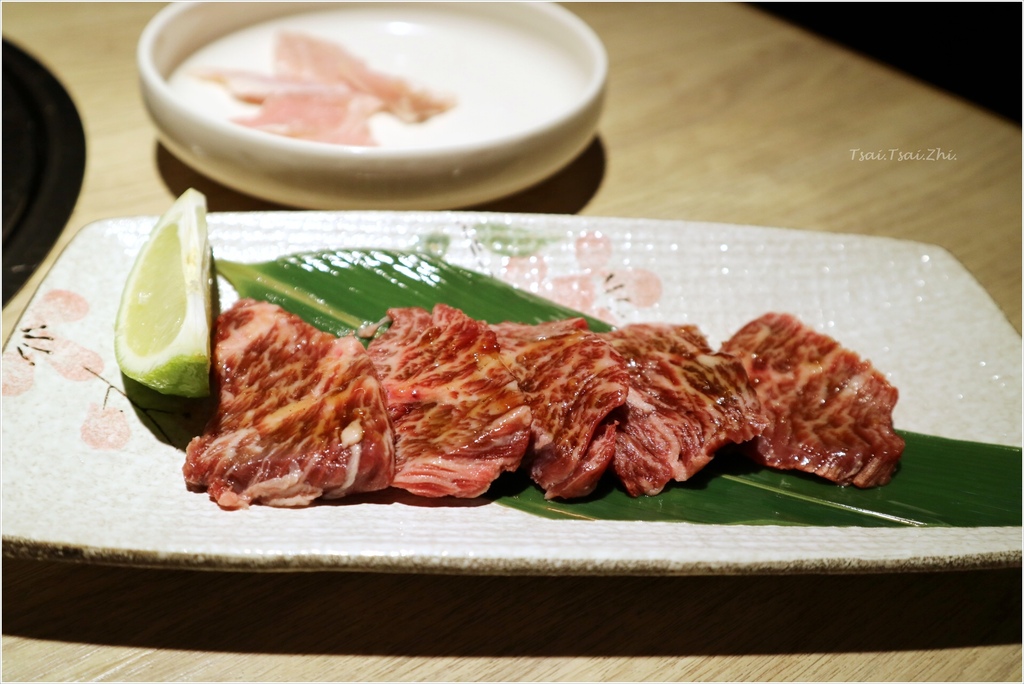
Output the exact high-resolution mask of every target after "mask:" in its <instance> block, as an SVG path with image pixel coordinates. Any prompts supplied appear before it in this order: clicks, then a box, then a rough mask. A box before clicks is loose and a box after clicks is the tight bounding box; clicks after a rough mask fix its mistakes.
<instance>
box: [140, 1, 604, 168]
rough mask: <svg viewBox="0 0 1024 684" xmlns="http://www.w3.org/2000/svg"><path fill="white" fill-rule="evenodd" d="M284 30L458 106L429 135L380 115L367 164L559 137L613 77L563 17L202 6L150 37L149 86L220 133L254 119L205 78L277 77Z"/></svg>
mask: <svg viewBox="0 0 1024 684" xmlns="http://www.w3.org/2000/svg"><path fill="white" fill-rule="evenodd" d="M282 29H288V30H294V31H302V32H306V33H310V34H312V35H316V36H319V37H322V38H327V39H329V40H332V41H334V42H337V43H339V44H340V45H343V46H344V47H345V48H346V49H348V50H350V51H351V52H352V53H354V54H356V55H357V56H359V57H361V58H362V59H364V60H365V61H366V62H367V63H368V64H369V65H370V66H371V67H372V68H375V69H377V70H379V71H383V72H385V73H390V74H394V75H396V76H400V77H402V78H404V79H406V80H407V81H409V82H410V83H413V84H415V85H417V86H420V87H423V88H426V89H428V90H430V91H433V92H438V93H444V94H448V95H451V96H453V97H454V98H455V100H456V105H455V107H453V108H452V109H451V110H449V111H447V112H445V113H443V114H440V115H438V116H435V117H433V118H431V119H429V120H427V121H425V122H422V123H417V124H408V123H403V122H400V121H398V120H397V119H396V118H395V117H393V116H391V115H390V114H386V113H381V114H377V115H374V117H373V118H372V119H371V122H370V125H371V129H372V131H373V134H374V137H375V138H376V139H377V140H378V142H379V147H374V148H369V149H365V150H359V151H358V153H359V154H364V155H366V154H370V155H373V154H377V153H381V154H388V153H392V152H394V151H399V150H408V151H410V152H413V151H415V150H418V149H419V150H424V151H426V150H437V149H442V148H460V147H479V146H486V145H489V144H492V143H495V142H501V141H509V140H515V139H516V138H517V137H522V136H527V135H530V134H531V132H532V131H536V130H540V129H544V128H546V127H552V126H556V125H559V124H561V123H563V122H564V121H565V120H567V119H569V118H571V117H573V116H575V115H576V114H577V113H578V112H580V111H581V110H583V109H585V108H587V107H592V106H593V103H594V101H595V99H598V98H600V96H601V93H602V91H603V87H604V80H605V77H606V70H607V60H606V56H605V53H604V50H603V47H602V46H601V43H600V41H599V40H598V39H597V37H596V36H595V35H594V34H593V32H592V31H590V29H589V28H588V27H587V26H586V25H585V24H583V22H581V21H579V20H578V19H576V17H575V16H573V15H572V14H571V13H570V12H568V11H567V10H565V9H563V8H560V7H558V6H553V5H546V4H534V3H209V4H207V3H201V4H194V5H193V4H184V5H179V6H172V7H171V8H170V9H168V10H165V11H164V12H163V13H162V14H161V15H158V17H157V18H156V19H155V20H154V21H153V23H152V24H151V25H150V26H149V27H147V29H146V32H145V33H144V34H143V39H142V41H141V42H140V69H141V71H142V77H143V79H144V81H146V80H147V79H148V80H149V81H151V82H150V83H148V85H149V87H151V88H154V89H156V90H158V91H160V94H161V95H162V96H163V98H164V99H165V100H166V101H169V102H173V103H175V106H178V107H181V108H183V109H186V110H189V111H190V112H191V113H192V114H194V115H196V116H199V117H202V118H203V119H206V120H208V121H210V122H211V123H213V124H214V125H218V126H219V125H221V124H222V123H223V122H229V121H230V120H231V119H232V118H234V117H238V116H246V115H250V114H252V113H253V112H254V110H255V108H256V105H251V104H247V103H243V102H241V101H239V100H237V99H235V98H233V97H232V96H231V95H230V94H228V93H227V91H226V90H225V89H224V88H223V87H222V86H220V85H217V84H214V83H210V82H208V81H205V80H202V79H199V78H197V77H196V75H195V73H196V71H197V70H198V69H200V68H203V67H214V68H225V69H244V70H248V71H253V72H258V73H263V74H268V75H269V74H271V73H272V72H273V63H272V49H273V42H274V39H275V36H276V34H277V33H278V32H279V31H281V30H282ZM232 126H235V125H234V124H232ZM261 137H263V138H268V137H273V138H281V136H273V135H272V134H261ZM293 143H294V144H295V145H297V146H299V147H304V146H308V145H316V146H321V147H323V146H326V147H331V148H338V147H342V148H346V149H348V150H350V151H351V150H352V148H348V147H347V146H337V145H326V144H324V143H308V142H306V141H293V140H291V139H284V140H280V139H279V140H277V141H275V143H274V144H275V145H280V144H284V145H290V144H293Z"/></svg>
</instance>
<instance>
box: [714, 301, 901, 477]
mask: <svg viewBox="0 0 1024 684" xmlns="http://www.w3.org/2000/svg"><path fill="white" fill-rule="evenodd" d="M723 349H724V350H725V351H727V352H729V353H732V354H735V355H736V356H738V357H740V358H741V359H742V360H743V364H744V366H745V367H746V369H747V374H748V375H749V376H750V379H751V381H752V382H753V384H754V388H755V390H756V391H757V395H758V397H760V399H761V402H762V404H763V405H764V407H765V410H766V411H767V413H768V415H769V418H770V420H771V425H770V427H768V428H767V429H766V430H765V431H764V433H763V434H762V435H761V436H760V437H759V438H758V439H757V440H756V442H755V443H754V444H755V448H754V449H752V450H751V456H752V457H753V458H754V460H756V461H758V462H760V463H763V464H765V465H768V466H771V467H773V468H781V469H796V470H801V471H804V472H808V473H815V474H816V475H820V476H821V477H824V478H826V479H829V480H832V481H834V482H837V483H839V484H843V485H845V484H850V483H853V484H854V485H856V486H857V487H872V486H876V485H882V484H885V483H887V482H888V481H889V480H890V478H891V477H892V472H893V470H894V469H895V468H896V465H897V463H898V461H899V458H900V456H901V455H902V454H903V447H904V442H903V439H902V438H901V437H900V436H899V435H897V434H896V433H895V432H894V431H893V424H892V411H893V408H894V407H895V405H896V400H897V398H898V392H897V390H896V388H895V387H893V386H892V385H890V384H889V382H888V381H887V380H886V379H885V377H884V376H883V375H882V374H881V373H879V372H878V371H877V370H875V368H874V367H873V366H872V365H871V364H870V363H869V362H867V361H864V360H862V359H861V358H860V357H859V356H857V354H855V353H854V352H852V351H849V350H847V349H844V348H843V347H842V346H841V345H840V344H839V343H838V342H837V341H835V340H834V339H832V338H831V337H828V336H826V335H822V334H820V333H818V332H815V331H814V330H812V329H810V328H808V327H807V326H805V325H804V324H803V323H801V322H800V321H799V320H798V319H796V318H795V317H793V316H791V315H789V314H778V313H770V314H766V315H764V316H762V317H760V318H758V319H757V320H755V321H752V322H751V323H748V324H747V325H746V326H745V327H744V328H742V329H741V330H740V331H739V332H737V333H736V334H735V335H733V337H732V338H731V339H729V340H728V341H727V342H726V343H725V345H724V346H723Z"/></svg>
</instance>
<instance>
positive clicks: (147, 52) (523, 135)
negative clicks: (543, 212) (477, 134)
mask: <svg viewBox="0 0 1024 684" xmlns="http://www.w3.org/2000/svg"><path fill="white" fill-rule="evenodd" d="M209 4H211V3H208V2H172V3H171V4H169V5H168V6H167V7H165V8H163V9H162V10H160V11H159V12H158V13H157V14H156V15H155V16H154V17H153V18H152V19H151V20H150V21H149V23H148V24H147V25H146V27H145V28H144V29H143V31H142V34H141V36H140V38H139V43H138V47H137V51H136V60H137V63H138V69H139V76H140V79H141V80H142V82H143V84H144V85H145V87H146V88H147V89H148V90H149V92H150V94H151V95H152V96H154V97H156V98H158V100H159V103H160V106H161V107H166V108H168V109H169V110H171V111H173V112H174V113H175V114H176V115H177V116H179V117H184V118H186V119H189V120H192V121H196V122H201V123H202V125H205V126H207V127H211V128H212V129H213V130H214V131H215V132H217V133H222V134H223V135H225V136H230V137H236V138H239V139H240V140H241V141H244V142H246V143H248V144H250V145H256V146H262V147H267V148H273V149H275V150H276V151H277V152H286V153H290V154H298V155H301V156H304V157H307V158H310V159H320V160H321V161H324V160H337V159H342V158H351V159H353V160H356V159H358V160H363V161H370V160H375V161H376V160H379V161H387V160H400V161H416V160H427V159H431V158H439V157H441V158H444V157H449V156H465V155H473V154H479V153H486V152H487V151H489V150H494V149H496V148H501V147H508V146H514V145H517V144H520V143H522V142H524V141H527V140H530V139H532V138H535V137H538V136H542V135H544V134H547V133H550V132H551V131H554V130H557V129H558V128H559V127H560V126H563V125H565V124H567V123H568V122H570V121H572V120H573V119H575V118H576V117H578V116H580V115H581V114H582V113H583V112H585V111H587V110H589V109H590V108H591V107H593V106H594V105H595V103H597V102H599V101H600V100H601V98H603V96H604V91H605V88H606V85H607V78H608V55H607V52H606V50H605V48H604V44H603V43H602V42H601V39H600V38H599V37H598V36H597V34H596V33H595V32H594V30H593V29H592V28H591V27H590V26H588V25H587V24H586V22H584V21H583V20H582V19H580V18H579V17H578V16H576V15H575V14H573V13H572V12H570V11H569V10H567V9H565V8H563V7H561V6H559V5H557V4H555V3H552V2H509V3H501V4H504V5H508V6H516V7H519V8H522V9H523V10H524V11H535V12H542V13H545V14H547V15H548V17H550V18H551V19H553V20H556V21H559V22H560V23H561V24H562V25H563V26H565V27H567V28H569V29H571V30H572V31H573V33H574V34H575V35H576V37H577V38H579V39H580V40H581V41H582V43H583V44H584V45H585V46H586V47H587V50H588V52H589V53H590V56H591V58H592V59H593V65H592V68H593V77H592V78H591V80H590V82H589V83H587V86H586V88H585V90H584V93H583V94H582V95H581V96H580V97H579V98H578V99H577V101H576V102H575V104H574V105H572V106H571V107H569V108H567V109H566V110H565V111H564V112H562V113H561V114H559V115H557V116H555V117H552V118H551V119H548V120H547V121H545V122H542V123H540V124H538V125H535V126H532V127H530V128H529V129H526V130H524V131H518V132H516V133H511V134H506V135H500V136H496V137H492V138H488V139H486V140H482V141H474V142H466V143H449V144H445V145H437V146H429V147H370V146H357V145H341V144H336V143H323V142H316V141H308V140H300V139H297V138H289V137H287V136H283V135H276V134H273V133H267V132H264V131H258V130H253V129H249V128H246V127H244V126H239V125H237V124H234V123H232V122H230V121H226V120H224V121H222V120H220V119H217V118H214V117H207V116H203V115H201V114H199V113H198V112H196V111H195V110H194V109H192V108H190V107H187V106H185V105H182V104H181V103H180V102H179V101H178V99H177V98H176V96H175V95H174V93H173V91H172V89H171V87H170V85H169V84H168V82H167V79H166V77H164V76H163V75H162V74H161V73H160V72H159V70H158V69H157V67H156V64H155V63H154V61H153V51H154V49H155V45H156V42H157V40H158V38H159V36H160V35H161V34H162V33H163V31H164V29H165V28H166V26H167V24H169V23H171V22H172V21H173V20H175V19H176V18H177V17H178V16H179V15H180V14H183V13H186V12H190V11H194V10H195V8H196V7H197V6H202V5H209ZM323 4H324V6H325V7H326V6H328V5H343V4H345V3H323ZM423 4H424V5H426V6H430V5H446V6H452V7H457V6H458V5H460V4H464V3H461V2H439V3H429V2H428V3H423ZM465 4H476V3H465Z"/></svg>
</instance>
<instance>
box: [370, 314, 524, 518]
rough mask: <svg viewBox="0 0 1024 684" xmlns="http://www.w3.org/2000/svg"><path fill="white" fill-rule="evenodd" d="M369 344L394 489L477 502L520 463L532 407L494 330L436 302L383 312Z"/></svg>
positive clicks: (421, 494)
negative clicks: (388, 429) (390, 433)
mask: <svg viewBox="0 0 1024 684" xmlns="http://www.w3.org/2000/svg"><path fill="white" fill-rule="evenodd" d="M388 317H389V318H390V319H391V326H390V327H389V328H388V330H387V331H385V332H384V333H383V334H381V336H380V337H378V338H376V339H375V340H373V341H372V342H371V343H370V345H369V348H368V349H369V352H370V356H371V358H372V359H373V362H374V365H375V366H376V368H377V372H378V373H379V374H380V378H381V381H382V383H383V385H384V389H385V392H386V403H387V407H388V412H389V414H390V416H391V421H392V424H393V426H394V430H395V435H396V454H395V460H396V472H395V479H394V482H393V483H392V484H393V486H395V487H398V488H401V489H406V490H408V491H410V492H412V493H414V494H418V495H420V496H430V497H439V496H456V497H465V498H470V497H475V496H480V495H481V494H483V493H484V492H486V491H487V489H488V488H489V487H490V485H491V483H492V482H493V481H494V480H495V479H496V478H497V477H498V476H499V475H500V474H501V473H502V472H503V471H506V470H515V469H516V468H518V467H519V464H520V463H521V462H522V459H523V456H524V454H525V452H526V448H527V446H528V444H529V440H530V418H531V414H530V408H529V406H527V404H526V399H525V397H524V396H523V393H522V392H521V391H520V389H519V385H518V384H517V383H516V380H515V378H514V377H513V376H512V374H511V373H510V372H509V371H508V369H507V368H505V366H504V364H503V363H502V362H501V357H500V354H499V349H498V342H497V339H496V338H495V335H494V332H493V331H491V330H489V329H488V328H487V326H486V325H485V324H483V323H481V322H480V321H476V320H473V319H472V318H470V317H469V316H467V315H466V314H464V313H463V312H462V311H459V310H458V309H455V308H452V307H450V306H447V305H445V304H438V305H436V306H435V307H434V309H433V312H432V313H428V312H427V311H425V310H423V309H420V308H415V307H411V308H395V309H390V310H389V311H388Z"/></svg>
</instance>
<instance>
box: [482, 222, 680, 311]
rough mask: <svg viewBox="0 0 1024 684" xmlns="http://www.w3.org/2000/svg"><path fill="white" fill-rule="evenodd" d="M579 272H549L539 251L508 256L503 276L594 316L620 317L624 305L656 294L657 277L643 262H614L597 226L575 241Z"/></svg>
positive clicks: (642, 303) (653, 300)
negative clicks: (615, 265) (634, 264)
mask: <svg viewBox="0 0 1024 684" xmlns="http://www.w3.org/2000/svg"><path fill="white" fill-rule="evenodd" d="M574 254H575V258H576V263H577V264H578V265H579V267H580V271H579V273H575V274H572V275H562V276H551V275H549V273H548V264H547V261H546V260H545V258H544V256H543V255H542V254H531V255H530V256H525V257H517V256H513V257H509V258H508V259H507V261H506V262H505V265H504V267H503V269H502V276H503V277H504V279H505V280H506V281H507V282H509V283H511V284H513V285H515V286H517V287H520V288H522V289H525V290H529V291H530V292H535V293H537V294H540V295H543V296H545V297H548V298H549V299H551V300H553V301H555V302H558V303H559V304H562V305H563V306H568V307H570V308H573V309H576V310H577V311H580V312H582V313H585V314H588V315H591V316H594V317H596V318H599V319H601V320H603V321H605V322H607V323H612V324H616V323H619V322H620V320H621V318H622V309H623V308H624V307H634V308H637V309H646V308H649V307H652V306H654V305H655V304H657V303H658V302H659V301H660V300H661V294H662V286H661V278H659V277H658V274H656V273H654V272H653V271H649V270H647V269H643V268H629V267H623V268H613V267H611V266H610V263H611V261H612V256H613V245H612V240H611V238H610V237H608V236H607V235H604V234H602V233H601V232H599V231H595V232H585V233H583V234H581V235H580V236H579V237H578V238H577V239H576V241H575V244H574Z"/></svg>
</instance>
